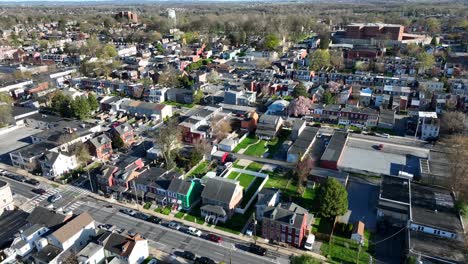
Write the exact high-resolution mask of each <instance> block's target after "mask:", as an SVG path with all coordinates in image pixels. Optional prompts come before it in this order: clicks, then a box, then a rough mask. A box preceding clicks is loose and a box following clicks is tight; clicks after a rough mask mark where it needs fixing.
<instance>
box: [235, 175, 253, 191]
mask: <svg viewBox="0 0 468 264" xmlns="http://www.w3.org/2000/svg"><path fill="white" fill-rule="evenodd" d="M255 178H256V177H255V176H253V175H250V174H241V175H239V177H237V180H238V181H239V184H240V185H241V186H242V187H244V189H247V187H249V185H250V183H251V182H252V181H253V180H254V179H255Z"/></svg>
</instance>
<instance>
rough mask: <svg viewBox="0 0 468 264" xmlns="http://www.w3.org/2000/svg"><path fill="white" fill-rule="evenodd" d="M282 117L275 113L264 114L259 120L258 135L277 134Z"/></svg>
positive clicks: (271, 135) (270, 135)
mask: <svg viewBox="0 0 468 264" xmlns="http://www.w3.org/2000/svg"><path fill="white" fill-rule="evenodd" d="M281 120H282V118H281V117H279V116H274V115H262V116H261V117H260V119H259V120H258V124H257V131H256V133H257V134H258V135H265V136H269V137H273V136H274V135H275V134H276V132H277V131H276V125H277V124H278V122H281Z"/></svg>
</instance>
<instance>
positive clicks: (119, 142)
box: [112, 133, 125, 149]
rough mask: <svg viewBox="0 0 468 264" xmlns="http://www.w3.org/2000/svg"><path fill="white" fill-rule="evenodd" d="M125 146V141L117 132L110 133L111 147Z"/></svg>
mask: <svg viewBox="0 0 468 264" xmlns="http://www.w3.org/2000/svg"><path fill="white" fill-rule="evenodd" d="M124 146H125V142H124V141H123V139H122V138H121V137H120V136H119V134H117V133H112V148H113V149H119V148H123V147H124Z"/></svg>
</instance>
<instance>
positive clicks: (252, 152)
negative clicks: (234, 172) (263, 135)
mask: <svg viewBox="0 0 468 264" xmlns="http://www.w3.org/2000/svg"><path fill="white" fill-rule="evenodd" d="M267 143H268V141H265V140H260V141H259V142H258V143H256V144H254V145H252V146H250V147H249V148H248V149H246V150H245V151H244V154H245V155H249V156H255V157H261V156H262V155H263V153H265V152H266V151H267V150H268V148H267Z"/></svg>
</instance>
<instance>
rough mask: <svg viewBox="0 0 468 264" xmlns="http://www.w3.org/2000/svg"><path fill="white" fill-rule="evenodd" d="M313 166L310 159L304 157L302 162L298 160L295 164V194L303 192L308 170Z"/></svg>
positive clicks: (307, 156)
mask: <svg viewBox="0 0 468 264" xmlns="http://www.w3.org/2000/svg"><path fill="white" fill-rule="evenodd" d="M313 166H314V163H313V161H312V158H311V157H310V156H309V155H306V156H305V157H304V158H303V159H302V160H298V161H297V164H296V177H297V192H298V193H302V192H303V191H304V183H305V182H306V181H307V176H309V173H310V170H311V169H312V167H313Z"/></svg>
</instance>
